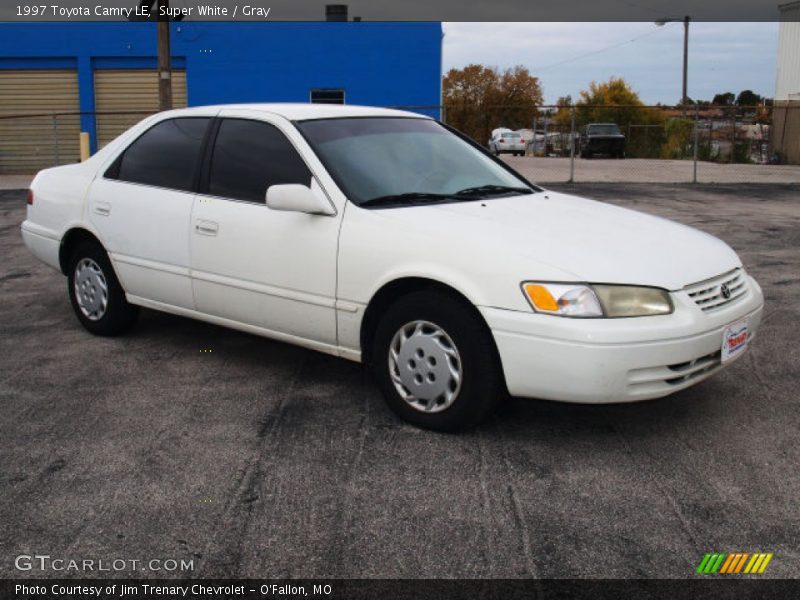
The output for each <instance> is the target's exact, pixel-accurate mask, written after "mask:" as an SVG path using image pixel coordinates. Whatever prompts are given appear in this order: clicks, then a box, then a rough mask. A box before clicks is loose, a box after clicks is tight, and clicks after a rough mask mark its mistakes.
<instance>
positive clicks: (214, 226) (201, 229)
mask: <svg viewBox="0 0 800 600" xmlns="http://www.w3.org/2000/svg"><path fill="white" fill-rule="evenodd" d="M194 230H195V231H196V232H197V233H199V234H200V235H217V232H218V231H219V223H215V222H214V221H197V222H196V223H195V225H194Z"/></svg>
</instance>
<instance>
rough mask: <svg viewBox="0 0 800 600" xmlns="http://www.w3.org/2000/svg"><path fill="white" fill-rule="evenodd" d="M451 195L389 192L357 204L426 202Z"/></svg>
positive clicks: (379, 204) (448, 198)
mask: <svg viewBox="0 0 800 600" xmlns="http://www.w3.org/2000/svg"><path fill="white" fill-rule="evenodd" d="M452 198H453V196H452V195H448V194H432V193H429V192H407V193H405V194H389V195H388V196H377V197H376V198H368V199H367V200H362V201H361V203H360V204H359V206H384V205H387V204H427V202H426V201H427V200H451V199H452Z"/></svg>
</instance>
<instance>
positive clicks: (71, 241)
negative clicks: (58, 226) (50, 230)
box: [58, 227, 103, 275]
mask: <svg viewBox="0 0 800 600" xmlns="http://www.w3.org/2000/svg"><path fill="white" fill-rule="evenodd" d="M82 242H95V243H97V244H98V245H99V246H100V247H101V248H102V247H103V243H102V242H101V241H100V240H99V239H98V238H97V236H96V235H95V234H93V233H92V232H91V231H89V230H88V229H86V228H84V227H73V228H71V229H69V230H68V231H67V232H66V233H65V234H64V237H62V238H61V246H60V247H59V249H58V265H59V267H60V268H61V272H62V273H63V274H64V275H66V274H67V267H68V266H69V265H68V263H69V258H70V255H71V254H72V251H73V250H74V249H75V248H76V247H77V246H78V244H80V243H82Z"/></svg>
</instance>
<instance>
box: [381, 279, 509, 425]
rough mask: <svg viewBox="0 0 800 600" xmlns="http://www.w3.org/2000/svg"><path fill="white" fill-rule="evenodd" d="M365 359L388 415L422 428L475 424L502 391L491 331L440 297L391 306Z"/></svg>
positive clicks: (467, 309) (461, 305)
mask: <svg viewBox="0 0 800 600" xmlns="http://www.w3.org/2000/svg"><path fill="white" fill-rule="evenodd" d="M371 358H372V366H373V369H374V373H375V378H376V380H377V382H378V385H379V386H380V388H381V391H382V392H383V395H384V397H385V399H386V402H387V404H388V405H389V407H390V408H391V409H392V411H394V412H395V413H396V414H397V415H398V416H399V417H401V418H402V419H404V420H406V421H408V422H410V423H413V424H414V425H417V426H418V427H422V428H425V429H433V430H436V431H459V430H463V429H466V428H469V427H471V426H474V425H476V424H477V423H479V422H481V421H482V420H483V419H485V418H486V417H487V416H489V415H490V414H491V413H492V412H493V410H494V408H495V406H496V404H497V402H498V401H499V399H500V398H502V397H503V395H504V394H505V390H504V386H503V383H502V374H501V369H500V364H499V360H498V358H497V351H496V348H495V346H494V340H493V339H492V336H491V333H490V332H489V330H488V329H487V327H486V325H485V324H484V323H483V322H482V321H481V320H480V318H479V316H478V315H477V314H475V309H474V308H473V307H471V306H469V305H468V304H466V303H465V302H464V301H461V300H457V299H455V298H454V297H452V296H451V295H449V294H446V293H443V292H439V291H420V292H415V293H412V294H409V295H408V296H405V297H403V298H401V299H400V300H398V301H397V302H395V303H394V304H393V305H392V306H391V307H390V308H389V309H388V310H387V312H386V314H385V315H384V316H383V318H382V319H381V321H380V323H379V325H378V329H377V331H376V334H375V340H374V344H373V353H372V357H371Z"/></svg>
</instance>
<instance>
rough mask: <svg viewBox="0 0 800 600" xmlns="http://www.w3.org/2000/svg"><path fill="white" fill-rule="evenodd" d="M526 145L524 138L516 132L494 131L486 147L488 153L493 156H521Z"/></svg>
mask: <svg viewBox="0 0 800 600" xmlns="http://www.w3.org/2000/svg"><path fill="white" fill-rule="evenodd" d="M527 143H528V142H527V141H526V140H525V137H524V136H523V135H522V134H521V133H519V132H518V131H510V130H497V129H495V131H494V132H493V133H492V138H491V139H490V140H489V144H488V147H489V151H490V152H492V153H493V154H494V155H495V156H500V155H501V154H513V155H514V156H523V155H524V154H525V148H526V147H527Z"/></svg>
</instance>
